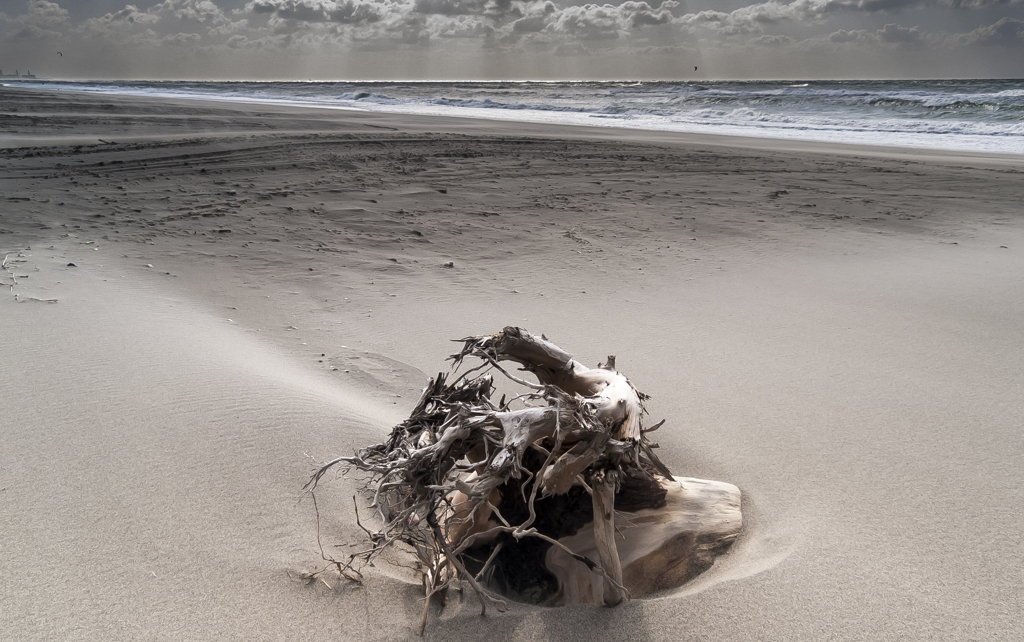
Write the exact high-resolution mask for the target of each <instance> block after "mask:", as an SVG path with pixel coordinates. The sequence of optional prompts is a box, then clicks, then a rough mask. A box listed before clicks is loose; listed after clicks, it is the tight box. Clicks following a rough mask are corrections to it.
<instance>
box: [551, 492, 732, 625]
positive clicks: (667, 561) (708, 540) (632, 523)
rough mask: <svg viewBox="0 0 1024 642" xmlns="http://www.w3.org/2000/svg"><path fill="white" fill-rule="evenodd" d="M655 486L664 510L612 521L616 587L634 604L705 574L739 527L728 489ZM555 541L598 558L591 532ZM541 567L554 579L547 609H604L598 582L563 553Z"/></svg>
mask: <svg viewBox="0 0 1024 642" xmlns="http://www.w3.org/2000/svg"><path fill="white" fill-rule="evenodd" d="M660 481H661V484H662V487H664V488H665V490H666V491H667V493H666V495H665V501H666V504H665V506H664V507H662V508H654V509H643V510H639V511H636V512H632V513H630V512H619V513H617V515H616V516H615V528H616V531H617V533H616V536H615V539H616V548H617V550H618V556H619V560H620V563H621V565H622V583H623V585H624V586H625V587H626V588H627V589H628V590H629V593H630V596H631V597H634V598H636V597H642V596H644V595H648V594H650V593H654V592H656V591H661V590H665V589H670V588H675V587H678V586H681V585H682V584H684V583H685V582H686V581H688V580H690V579H691V578H693V577H695V576H696V575H698V574H700V573H701V572H703V571H704V570H706V569H707V568H708V567H710V566H711V564H712V563H713V562H714V559H715V557H717V556H718V555H720V554H722V553H723V552H725V550H726V549H728V548H729V546H730V545H731V544H732V543H733V541H735V540H736V538H737V537H738V536H739V532H740V528H741V527H742V525H743V519H742V516H741V514H740V491H739V489H738V488H736V487H735V486H733V485H732V484H727V483H724V482H716V481H706V480H702V479H691V478H688V477H676V479H675V481H668V480H664V479H662V480H660ZM558 541H559V542H560V543H561V544H564V545H565V546H566V547H567V548H569V549H571V550H572V551H573V552H575V553H576V554H577V555H582V556H585V557H588V558H590V559H597V558H598V557H599V552H598V551H599V547H598V544H597V542H596V541H595V537H594V529H593V528H582V529H580V531H579V532H578V533H576V534H575V535H572V536H570V537H563V538H561V539H559V540H558ZM602 562H603V560H602ZM544 565H545V567H546V568H547V569H548V570H549V571H550V572H551V573H552V574H553V575H554V576H555V577H556V578H557V579H558V585H559V590H558V593H557V594H556V595H555V596H554V597H553V598H552V599H551V601H550V604H551V605H553V606H561V605H568V604H604V603H606V597H605V582H604V580H603V579H602V578H601V577H599V576H597V575H595V574H594V573H591V572H590V571H589V570H588V569H587V566H586V565H585V564H583V563H582V562H579V561H577V560H575V559H573V558H572V556H570V555H568V554H567V553H566V552H565V551H564V550H563V549H561V548H558V547H554V546H553V547H551V548H550V549H548V553H547V555H546V557H545V560H544Z"/></svg>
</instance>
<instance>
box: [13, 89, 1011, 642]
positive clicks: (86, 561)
mask: <svg viewBox="0 0 1024 642" xmlns="http://www.w3.org/2000/svg"><path fill="white" fill-rule="evenodd" d="M0 123H3V127H2V128H0V193H2V197H0V209H2V213H0V256H7V263H6V266H5V268H4V270H3V271H0V279H2V283H3V290H2V292H0V321H2V323H3V327H4V332H3V337H4V338H3V340H2V342H0V344H2V346H3V349H2V350H0V367H2V372H3V373H4V374H3V377H2V378H0V407H2V408H3V415H4V428H3V433H2V434H3V448H0V515H2V516H3V521H4V523H5V529H4V530H5V533H4V537H3V538H2V540H0V570H2V571H3V575H4V577H5V581H4V583H3V586H2V588H0V603H2V605H3V607H2V608H0V628H2V630H5V631H13V632H16V637H17V639H28V640H42V639H64V640H96V639H105V640H121V639H124V640H128V639H132V640H136V639H147V640H149V639H152V640H157V639H168V640H184V639H204V640H235V639H239V640H241V639H287V640H294V639H306V640H320V639H324V640H326V639H332V640H338V639H343V640H391V639H407V638H414V637H415V636H416V632H417V628H418V622H419V614H420V612H421V608H422V601H421V600H422V597H421V591H420V588H419V585H418V583H417V582H416V581H415V577H414V576H413V575H412V574H411V573H410V572H408V571H407V570H405V569H402V568H396V567H392V566H386V565H378V566H377V567H375V568H368V569H365V575H366V581H365V583H364V584H363V585H362V586H356V585H352V584H347V583H344V582H341V581H337V580H335V579H328V581H327V582H312V583H304V582H301V581H296V579H295V578H296V576H297V575H298V574H300V573H302V572H305V571H310V570H313V569H315V568H317V567H318V566H322V565H323V564H322V561H321V558H320V551H319V549H318V545H317V530H316V520H315V514H314V511H313V507H312V504H311V503H310V502H309V500H308V498H307V497H304V496H303V495H302V493H301V488H302V485H303V484H304V483H305V482H306V480H307V479H308V478H309V475H310V473H311V472H312V470H313V469H314V466H315V464H316V462H321V461H324V460H327V459H330V458H332V457H334V456H337V455H341V454H348V453H350V452H351V451H352V450H353V449H355V448H357V447H360V446H363V445H367V444H369V443H373V442H375V441H378V440H380V439H381V438H382V437H383V436H384V435H386V434H387V432H388V430H389V429H390V426H391V425H393V424H394V423H396V422H397V421H399V420H401V419H402V418H403V417H404V416H405V415H406V414H407V413H408V411H409V409H410V408H411V406H412V405H413V404H414V403H415V400H416V398H417V395H418V393H419V390H420V389H421V388H422V386H423V384H424V383H425V382H426V379H427V376H428V375H429V374H433V373H435V372H437V371H439V370H441V369H443V368H445V367H446V364H445V363H444V359H445V358H446V357H447V356H448V355H449V354H451V352H452V351H453V347H454V345H455V344H452V343H450V342H449V339H457V338H460V337H463V336H467V335H470V334H482V333H487V332H493V331H497V330H499V329H500V328H501V327H503V326H505V325H519V326H522V327H525V328H527V329H529V330H530V331H532V332H537V333H540V332H543V333H545V334H546V335H547V336H548V337H549V338H551V339H552V340H553V341H555V342H556V343H558V344H559V345H561V346H562V347H564V348H565V349H567V350H569V351H570V352H573V353H574V354H575V355H576V356H577V358H579V359H581V360H582V361H583V362H585V363H588V364H596V363H597V362H598V361H600V360H602V359H603V358H604V357H605V355H607V354H615V355H617V364H618V367H619V369H620V370H621V371H623V372H624V373H625V374H627V375H628V376H629V377H630V379H631V380H632V381H633V383H634V384H635V385H636V386H637V387H638V388H639V389H640V390H642V391H644V392H646V393H648V394H650V395H651V396H652V399H651V401H650V402H648V409H649V411H650V413H651V418H652V419H653V420H655V421H657V420H660V419H662V418H665V419H667V420H668V421H667V424H666V426H665V427H663V428H662V429H661V430H660V431H659V432H658V433H657V435H656V436H657V438H658V439H657V441H658V442H659V443H660V444H661V450H660V451H659V454H660V456H661V458H662V460H663V461H664V462H665V463H666V464H667V465H668V466H669V467H670V468H671V469H672V470H673V472H675V473H676V474H679V475H686V476H691V477H700V478H708V479H717V480H722V481H727V482H730V483H733V484H736V485H737V486H739V487H740V488H741V490H742V491H743V493H744V506H743V508H744V517H745V530H744V533H743V535H742V537H741V539H740V540H739V542H738V543H737V544H736V545H735V546H734V547H733V549H732V550H731V552H730V553H729V554H728V555H727V556H725V557H723V558H721V559H720V560H719V561H718V563H717V564H716V565H715V567H713V568H712V569H711V570H710V571H708V572H707V573H705V574H704V575H703V576H701V577H700V578H698V579H697V580H696V581H695V582H694V583H692V584H691V585H689V586H686V587H683V588H682V589H680V590H677V591H672V592H669V593H665V594H662V595H659V596H657V597H654V598H651V599H643V600H634V601H631V602H629V603H627V604H624V605H623V606H621V607H619V608H616V609H605V608H590V607H571V608H563V609H543V608H537V607H527V606H521V605H517V606H514V607H513V608H512V610H511V611H509V612H508V613H504V614H497V613H493V612H489V614H488V616H487V617H486V618H480V617H479V607H478V606H477V604H476V601H475V600H474V599H473V598H472V595H471V594H470V593H468V592H467V595H466V598H465V600H464V601H460V599H459V598H458V596H455V598H454V599H452V600H451V601H450V603H449V606H448V608H447V609H446V610H445V612H444V613H443V614H441V615H440V617H435V618H434V619H433V620H432V621H431V623H430V625H429V626H428V628H427V634H426V635H427V638H429V639H438V640H440V639H455V640H466V641H468V640H476V639H516V640H518V639H522V640H534V639H536V640H541V639H559V640H562V639H564V640H620V639H627V638H628V639H630V640H690V639H708V640H737V639H764V640H794V639H808V640H819V639H826V638H833V639H843V640H852V639H868V640H902V639H927V640H938V639H949V640H954V639H955V640H961V639H989V640H992V639H1011V638H1013V637H1015V635H1016V634H1017V632H1018V630H1019V623H1018V621H1017V620H1018V615H1017V614H1018V613H1019V612H1020V611H1021V609H1022V608H1024V597H1022V595H1024V589H1022V588H1021V585H1020V580H1019V576H1020V570H1021V569H1022V568H1024V547H1022V545H1021V544H1022V542H1021V532H1024V518H1022V517H1021V516H1020V514H1019V511H1018V510H1017V509H1016V508H1015V507H1016V506H1017V505H1018V504H1019V503H1020V499H1021V494H1022V486H1024V483H1022V481H1021V474H1020V468H1021V462H1022V461H1024V459H1022V455H1024V437H1022V431H1021V426H1022V425H1024V393H1022V391H1024V375H1022V366H1021V364H1024V342H1022V341H1021V337H1022V336H1024V218H1022V216H1021V206H1020V202H1021V195H1022V188H1021V185H1022V179H1024V156H1021V157H1013V156H988V155H981V154H963V153H932V152H920V151H908V150H894V149H884V148H861V147H853V146H835V145H812V144H808V143H784V142H779V141H765V140H751V139H730V138H715V137H707V136H688V135H672V134H662V133H650V132H646V133H645V132H636V131H623V130H612V129H587V128H568V127H545V126H541V125H533V124H517V123H508V122H498V121H474V120H458V119H442V118H428V117H411V116H399V115H386V114H369V113H361V112H351V111H335V110H316V109H300V108H294V107H275V106H267V105H243V104H232V103H210V102H194V101H192V102H190V101H171V100H154V99H141V98H140V99H129V98H110V97H102V96H90V95H84V94H72V93H65V92H60V93H59V94H58V93H36V92H28V91H22V90H15V89H7V88H0ZM101 141H102V142H101ZM449 261H451V262H453V263H454V267H451V268H446V267H444V264H445V263H447V262H449ZM69 264H73V265H69ZM354 489H355V482H354V481H352V480H349V479H337V480H334V481H333V482H332V483H331V484H329V485H328V486H327V487H326V488H324V490H323V492H322V493H321V494H318V499H319V500H320V510H321V513H322V515H323V522H322V524H321V541H322V542H323V544H324V547H325V550H326V551H328V552H330V551H339V550H340V551H347V550H351V549H349V548H348V547H346V546H342V548H337V545H344V544H346V543H348V542H358V541H359V535H360V531H359V530H358V528H357V527H356V526H355V523H354V520H353V519H352V517H353V515H352V509H351V496H352V494H353V493H354Z"/></svg>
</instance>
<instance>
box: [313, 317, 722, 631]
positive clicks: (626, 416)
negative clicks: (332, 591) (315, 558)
mask: <svg viewBox="0 0 1024 642" xmlns="http://www.w3.org/2000/svg"><path fill="white" fill-rule="evenodd" d="M462 344H463V346H462V349H461V351H460V352H459V353H457V354H455V355H453V356H452V360H453V361H454V362H455V366H456V369H455V371H456V373H457V372H458V369H459V367H461V365H462V364H463V363H464V362H465V361H466V360H467V359H469V358H471V359H475V360H478V362H479V363H478V364H477V365H476V366H475V367H473V368H471V369H469V370H467V371H466V372H464V373H463V374H462V375H460V376H458V377H457V378H455V379H454V381H453V382H452V383H448V379H449V377H455V374H450V375H447V376H446V375H445V374H443V373H442V374H438V375H437V377H436V378H434V379H432V380H431V381H430V382H429V384H428V385H427V387H426V389H425V390H424V392H423V396H422V397H421V398H420V400H419V403H417V405H416V407H415V408H414V409H413V411H412V413H411V414H410V416H409V419H407V420H406V421H404V422H402V423H401V424H399V425H398V426H395V428H394V429H393V430H392V432H391V435H390V436H389V437H388V439H387V440H386V441H385V442H383V443H380V444H376V445H374V446H370V447H368V448H364V449H362V450H360V451H359V452H358V453H356V454H355V455H354V456H351V457H339V458H337V459H335V460H333V461H331V462H328V463H327V464H325V465H324V466H323V467H321V468H320V469H319V470H318V471H317V472H316V474H315V475H314V476H313V478H312V479H311V480H310V482H309V484H308V485H307V488H308V489H309V490H310V491H311V492H312V491H313V490H315V489H316V486H317V484H318V483H319V482H320V480H321V478H322V477H323V475H324V474H326V472H327V471H328V470H330V469H331V468H332V467H334V466H338V465H340V466H342V467H344V468H345V469H348V470H357V471H362V472H363V473H367V474H368V480H367V484H366V491H367V494H368V495H369V496H371V497H372V501H371V503H370V507H371V508H372V509H373V510H374V511H376V516H377V518H378V521H379V523H380V529H379V530H378V531H377V532H370V531H368V530H367V534H368V536H369V539H370V542H371V544H372V545H371V547H370V548H368V549H365V550H363V551H362V552H360V553H356V554H353V555H350V556H349V558H348V559H347V560H335V559H332V558H328V559H329V561H330V562H331V563H332V565H334V566H336V567H337V569H338V571H339V572H341V573H342V574H343V575H345V576H346V577H349V578H350V579H358V577H361V576H360V575H359V571H358V568H357V567H358V566H360V565H361V564H365V563H368V562H370V561H371V560H373V559H374V558H375V557H376V556H378V555H379V554H380V553H381V552H382V551H383V550H385V549H386V548H387V547H388V546H391V545H393V544H395V543H396V542H403V543H405V544H406V545H408V546H411V547H413V549H414V550H415V551H416V554H417V557H418V559H419V562H420V566H421V571H422V573H423V577H424V588H425V591H426V593H427V595H428V597H434V598H439V599H440V600H441V601H442V603H443V599H444V596H445V594H446V591H447V589H448V587H449V586H450V585H451V584H452V583H453V582H463V581H464V582H467V583H468V584H469V585H470V586H471V587H472V588H473V590H474V591H475V593H476V595H477V597H478V598H479V601H480V605H481V609H482V612H483V613H486V610H487V606H488V604H493V605H495V606H496V607H498V608H499V609H500V608H503V607H504V606H505V602H504V600H503V599H502V598H501V597H499V596H498V594H499V593H503V594H505V595H508V596H512V597H515V598H517V599H523V600H526V601H532V602H536V603H549V604H570V603H581V602H591V603H595V604H605V605H608V606H614V605H616V604H618V603H620V602H621V601H622V600H624V599H628V598H629V597H631V596H636V595H641V594H645V593H648V592H650V591H653V590H659V589H662V588H668V587H670V586H675V585H678V584H679V583H681V582H682V581H685V580H686V579H688V577H690V576H692V575H693V574H694V573H693V571H694V569H698V568H700V567H702V566H706V565H707V564H708V563H709V562H708V560H710V559H712V558H713V555H714V554H716V553H717V552H720V551H721V550H724V548H726V547H727V546H728V544H729V543H730V542H731V541H732V539H734V538H735V536H736V533H737V532H738V529H739V523H740V520H739V494H738V491H736V489H735V488H733V487H731V486H728V485H727V484H719V485H718V486H715V487H714V488H715V489H717V490H715V491H714V492H711V491H708V492H698V491H699V490H700V489H702V488H703V487H701V486H699V484H698V485H697V486H695V488H694V489H693V490H691V489H690V484H691V481H690V480H687V482H686V485H685V486H683V487H681V486H679V484H678V483H677V482H676V481H674V480H673V478H672V474H671V473H670V472H669V470H668V469H667V468H666V467H665V465H664V464H662V463H661V462H660V461H659V460H658V458H657V456H655V454H654V451H653V448H656V447H657V445H656V444H652V443H651V442H650V441H649V440H648V438H647V433H649V432H652V431H654V430H656V429H657V428H658V427H660V426H661V424H663V423H664V422H660V423H659V424H657V425H655V426H652V427H650V428H645V427H644V425H643V415H644V407H643V401H644V399H646V396H645V395H643V394H641V393H640V392H638V391H637V390H636V389H635V388H634V387H633V385H632V384H631V383H630V382H629V380H628V379H627V378H626V377H625V376H623V375H622V374H621V373H619V372H618V371H617V370H616V369H615V357H614V356H610V357H608V360H607V362H606V363H605V364H602V365H599V366H598V367H597V368H587V367H586V366H584V365H583V364H581V363H579V362H578V361H575V360H574V359H573V358H572V356H571V355H570V354H569V353H567V352H565V351H564V350H562V349H561V348H559V347H558V346H556V345H554V344H553V343H551V342H550V341H548V340H547V339H546V338H545V337H543V336H541V337H537V336H535V335H532V334H530V333H529V332H527V331H525V330H522V329H520V328H515V327H507V328H505V329H504V330H503V331H501V332H499V333H497V334H494V335H484V336H476V337H468V338H466V339H463V340H462ZM503 362H506V363H507V362H513V363H517V364H519V366H520V367H521V368H520V369H521V370H523V371H526V372H529V373H531V374H533V375H534V376H535V377H536V379H537V383H533V382H531V381H527V380H525V379H523V378H521V377H519V376H517V375H514V374H512V373H510V372H508V370H507V369H506V368H505V367H504V366H503V365H502V364H503ZM489 370H497V371H498V372H500V373H501V374H503V375H505V376H506V377H508V378H509V379H510V380H511V381H513V382H515V383H516V384H519V385H520V386H522V387H524V388H526V390H527V391H526V392H524V393H522V394H519V395H517V396H516V397H514V398H513V399H511V400H509V401H507V402H506V399H505V397H504V396H502V399H501V401H500V402H498V403H495V402H494V401H493V400H492V399H491V394H492V391H493V379H492V377H491V375H490V374H489V373H488V372H487V371H489ZM481 371H483V372H481ZM474 374H475V375H476V376H475V377H472V375H474ZM670 480H672V481H670ZM700 483H704V484H708V483H710V484H714V483H713V482H700ZM726 487H728V488H729V489H732V490H731V491H727V490H723V489H725V488H726ZM716 493H717V494H716ZM712 497H714V498H715V500H714V501H710V498H712ZM314 501H315V496H314ZM623 516H624V519H623ZM360 526H362V524H361V523H360ZM364 530H366V529H365V527H364ZM325 558H326V556H325ZM428 607H429V600H428V603H427V605H426V606H425V607H424V611H423V621H422V623H421V629H420V630H421V633H422V626H423V625H425V623H426V617H427V614H428Z"/></svg>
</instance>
